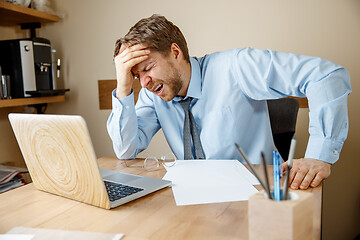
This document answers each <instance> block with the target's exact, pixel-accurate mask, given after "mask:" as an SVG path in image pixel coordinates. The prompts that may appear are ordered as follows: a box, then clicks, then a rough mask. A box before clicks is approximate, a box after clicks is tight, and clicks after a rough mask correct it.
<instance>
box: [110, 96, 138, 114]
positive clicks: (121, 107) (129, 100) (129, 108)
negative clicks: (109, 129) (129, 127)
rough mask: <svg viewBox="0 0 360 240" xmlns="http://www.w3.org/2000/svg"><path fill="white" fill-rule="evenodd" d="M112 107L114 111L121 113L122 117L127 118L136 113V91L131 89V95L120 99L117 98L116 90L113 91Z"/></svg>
mask: <svg viewBox="0 0 360 240" xmlns="http://www.w3.org/2000/svg"><path fill="white" fill-rule="evenodd" d="M112 108H113V111H114V110H115V111H116V112H119V113H121V117H122V118H125V117H127V116H130V115H132V114H134V113H135V102H134V92H133V91H131V93H130V95H128V96H126V97H124V98H121V99H118V98H116V90H113V92H112Z"/></svg>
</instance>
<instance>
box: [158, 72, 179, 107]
mask: <svg viewBox="0 0 360 240" xmlns="http://www.w3.org/2000/svg"><path fill="white" fill-rule="evenodd" d="M163 84H164V88H165V89H164V95H163V96H160V98H161V99H162V100H164V101H165V102H169V101H171V100H173V99H174V97H176V96H177V95H178V94H179V92H180V90H181V87H182V81H181V78H180V74H179V73H176V76H174V77H172V78H170V79H168V80H166V81H164V82H163Z"/></svg>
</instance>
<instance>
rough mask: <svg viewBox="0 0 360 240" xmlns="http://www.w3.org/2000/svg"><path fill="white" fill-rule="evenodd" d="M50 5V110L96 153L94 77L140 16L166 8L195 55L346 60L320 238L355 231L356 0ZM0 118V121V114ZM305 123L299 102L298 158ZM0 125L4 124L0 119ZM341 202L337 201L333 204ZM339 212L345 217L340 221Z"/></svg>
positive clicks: (110, 71)
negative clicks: (72, 120) (253, 53)
mask: <svg viewBox="0 0 360 240" xmlns="http://www.w3.org/2000/svg"><path fill="white" fill-rule="evenodd" d="M53 7H54V9H55V10H57V11H60V12H62V13H65V18H64V19H63V20H62V21H61V22H59V23H55V24H47V25H46V26H45V27H43V28H42V29H41V30H39V33H40V34H39V35H40V36H42V37H46V38H48V39H50V40H51V42H52V45H53V47H54V48H55V49H57V51H58V56H60V57H61V58H62V60H63V70H64V84H63V86H64V87H66V88H70V89H71V91H70V93H67V96H68V98H67V101H66V102H65V103H59V104H51V105H50V106H49V108H48V112H49V113H52V112H54V113H65V114H81V115H82V116H84V117H85V119H86V121H87V123H88V125H89V129H90V134H91V136H92V140H93V144H94V146H95V150H96V153H97V155H98V156H99V157H100V156H104V155H113V150H112V144H111V141H110V139H109V137H108V135H107V132H106V126H105V125H106V120H107V117H108V115H109V113H110V111H109V110H99V105H98V89H97V80H99V79H114V78H115V70H114V66H113V61H112V55H113V48H114V42H115V41H116V39H118V38H119V37H122V36H123V35H124V34H126V33H127V31H128V29H129V28H130V27H131V26H132V25H134V24H135V23H136V22H137V21H138V20H139V19H141V18H143V17H148V16H150V15H152V14H153V13H159V14H163V15H165V16H166V17H167V18H168V19H169V20H171V21H173V22H174V23H175V24H176V25H177V26H179V27H180V29H182V31H183V33H184V35H185V37H186V38H187V41H188V45H189V49H190V54H191V55H193V56H202V55H204V54H206V53H211V52H214V51H221V50H226V49H230V48H235V47H240V48H241V47H245V46H250V47H254V48H260V49H267V48H269V49H272V50H278V51H285V52H293V53H297V54H305V55H312V56H320V57H323V58H326V59H329V60H332V61H334V62H336V63H338V64H341V65H343V66H345V67H346V68H347V69H348V70H349V72H350V74H351V79H352V87H353V93H352V94H351V96H350V97H349V115H350V133H349V137H348V140H347V142H346V143H345V145H344V148H343V151H342V154H341V157H340V158H341V160H340V161H339V162H338V163H337V164H335V165H334V166H333V168H332V170H333V171H332V175H331V177H330V178H329V179H328V180H327V181H326V183H325V185H328V186H329V187H328V188H324V195H325V197H326V199H332V201H330V202H329V201H325V202H324V209H325V208H326V209H331V211H325V213H324V219H323V222H324V223H326V226H327V229H328V230H327V231H326V232H327V233H326V234H328V235H326V239H331V238H333V239H340V238H342V239H346V238H344V236H346V237H348V238H351V236H354V234H355V233H356V231H355V230H354V229H356V225H355V224H356V223H354V222H352V221H350V220H348V221H347V219H354V218H357V219H358V220H360V219H359V216H360V213H359V208H357V209H349V206H356V204H357V206H359V205H358V201H359V199H358V196H359V195H360V193H359V189H360V186H359V183H360V178H359V174H358V173H357V172H356V171H355V169H359V167H360V164H359V161H358V160H357V159H358V151H357V147H358V146H359V142H360V141H359V140H360V139H359V138H360V126H359V124H357V123H358V122H359V120H360V113H359V111H357V108H358V107H357V103H358V102H359V98H360V96H359V94H358V89H359V87H360V86H359V85H360V84H359V79H360V67H359V62H360V44H359V43H360V1H358V0H303V1H294V0H273V1H269V0H255V1H254V0H253V1H251V0H223V1H214V0H198V1H194V0H192V1H190V0H183V1H173V0H153V1H146V0H138V1H132V2H129V1H124V0H104V1H95V0H88V1H74V0H54V1H53ZM4 29H5V30H4ZM16 31H17V33H12V30H8V29H7V28H0V32H6V33H7V34H8V36H11V35H16V34H19V33H18V32H19V30H16ZM1 38H4V36H1ZM1 117H2V118H1V122H3V121H4V120H3V118H4V117H3V116H1ZM1 122H0V123H1ZM307 125H308V110H307V109H302V110H301V111H300V113H299V119H298V127H297V139H298V145H297V152H296V156H297V157H301V156H303V154H304V152H305V148H306V144H307V137H308V133H307ZM0 128H1V129H4V128H5V127H3V126H2V125H0ZM6 131H8V130H6ZM9 134H10V133H8V132H7V133H6V134H5V136H8V135H9ZM15 144H16V143H14V142H12V143H11V145H15ZM13 148H14V149H16V148H15V147H13ZM13 151H15V152H16V150H13ZM167 151H169V148H168V146H167V144H166V143H165V141H164V139H163V136H162V135H161V134H159V135H157V137H156V139H154V140H153V141H152V143H151V146H150V147H149V149H148V150H147V151H146V152H145V153H143V154H142V155H141V156H146V155H155V156H159V155H161V154H164V153H165V152H167ZM330 186H331V187H330ZM326 189H328V190H326ZM339 195H341V196H339ZM356 197H357V198H356ZM339 201H340V202H342V204H339V205H337V202H339ZM344 214H346V215H344ZM339 216H344V219H343V218H342V219H343V220H340V218H339ZM350 217H352V218H350ZM357 222H359V221H357ZM336 229H340V230H336ZM337 234H342V235H340V236H341V237H339V236H338V235H337ZM344 234H345V235H344Z"/></svg>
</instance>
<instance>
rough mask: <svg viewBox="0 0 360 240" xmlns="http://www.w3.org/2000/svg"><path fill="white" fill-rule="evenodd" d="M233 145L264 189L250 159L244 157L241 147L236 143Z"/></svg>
mask: <svg viewBox="0 0 360 240" xmlns="http://www.w3.org/2000/svg"><path fill="white" fill-rule="evenodd" d="M235 146H236V148H237V150H238V152H239V153H240V155H241V157H242V158H243V159H244V160H245V162H246V163H247V164H248V165H249V167H250V169H251V171H252V172H253V174H254V175H255V177H256V178H257V180H258V181H259V183H260V184H261V186H262V187H263V188H264V190H265V191H266V186H265V184H264V182H263V181H262V180H261V178H260V177H259V175H258V174H257V172H256V171H255V169H254V167H253V166H252V164H251V163H250V161H249V160H248V158H247V157H246V155H245V153H244V151H243V150H242V149H241V147H240V146H239V145H237V144H236V143H235Z"/></svg>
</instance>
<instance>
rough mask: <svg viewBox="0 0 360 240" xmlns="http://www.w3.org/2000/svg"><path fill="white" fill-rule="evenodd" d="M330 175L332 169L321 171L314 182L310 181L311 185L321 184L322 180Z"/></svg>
mask: <svg viewBox="0 0 360 240" xmlns="http://www.w3.org/2000/svg"><path fill="white" fill-rule="evenodd" d="M329 175H330V171H329V172H325V171H320V172H318V173H317V174H316V176H315V178H314V179H313V180H312V182H311V183H310V186H311V187H317V186H319V184H320V183H321V182H322V180H324V179H325V178H327V177H328V176H329Z"/></svg>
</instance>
